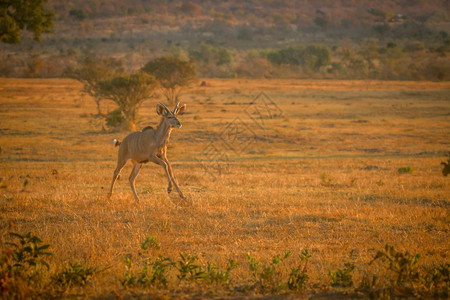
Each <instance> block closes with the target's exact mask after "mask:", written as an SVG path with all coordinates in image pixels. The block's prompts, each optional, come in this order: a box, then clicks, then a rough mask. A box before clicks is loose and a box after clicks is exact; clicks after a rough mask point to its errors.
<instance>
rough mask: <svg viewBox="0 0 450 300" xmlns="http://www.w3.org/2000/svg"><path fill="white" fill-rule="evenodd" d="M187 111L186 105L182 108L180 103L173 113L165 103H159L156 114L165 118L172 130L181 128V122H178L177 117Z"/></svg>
mask: <svg viewBox="0 0 450 300" xmlns="http://www.w3.org/2000/svg"><path fill="white" fill-rule="evenodd" d="M185 110H186V104H183V105H182V106H180V102H178V103H177V105H175V108H174V109H173V111H170V109H169V108H168V107H167V106H166V105H165V104H164V103H158V105H156V113H157V114H158V115H160V116H161V117H163V118H164V119H165V120H166V122H168V123H169V126H170V127H171V128H181V122H180V121H179V120H178V118H177V116H181V115H182V114H184V111H185Z"/></svg>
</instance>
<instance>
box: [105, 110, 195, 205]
mask: <svg viewBox="0 0 450 300" xmlns="http://www.w3.org/2000/svg"><path fill="white" fill-rule="evenodd" d="M179 104H180V103H179V102H178V103H177V105H175V108H174V110H173V111H170V110H169V109H168V108H167V106H166V105H164V104H163V103H159V104H158V105H156V112H157V114H158V115H160V116H161V117H162V118H161V122H160V123H159V125H158V127H157V128H156V129H154V128H153V127H151V126H147V127H145V128H144V129H143V130H142V131H135V132H132V133H130V134H129V135H127V136H126V137H125V138H124V139H123V141H122V142H120V141H118V140H116V139H114V145H115V146H119V145H120V147H119V155H118V160H117V167H116V170H115V171H114V175H113V178H112V183H111V188H110V190H109V194H108V197H111V195H112V191H113V188H114V183H115V182H116V180H117V177H118V176H119V174H120V171H121V170H122V168H123V166H125V164H126V163H127V161H128V160H131V162H132V163H133V170H132V171H131V174H130V178H129V179H130V185H131V190H132V191H133V194H134V198H135V199H136V202H139V197H138V195H137V193H136V189H135V187H134V181H135V179H136V177H137V175H138V174H139V170H140V169H141V167H142V165H143V164H145V163H147V162H149V161H151V162H153V163H155V164H158V165H160V166H162V167H163V168H164V171H165V172H166V175H167V179H168V181H169V185H168V187H167V192H168V193H169V194H170V192H171V191H172V187H173V186H175V189H176V190H177V192H178V194H179V195H180V197H181V198H182V199H185V197H184V195H183V193H182V192H181V190H180V188H179V187H178V184H177V182H176V180H175V177H174V176H173V171H172V166H171V165H170V163H169V161H168V160H167V156H166V152H167V144H168V143H169V138H170V133H171V131H172V129H173V128H181V123H180V121H179V120H178V118H177V116H179V115H182V114H183V113H184V111H185V110H186V104H184V105H182V106H179Z"/></svg>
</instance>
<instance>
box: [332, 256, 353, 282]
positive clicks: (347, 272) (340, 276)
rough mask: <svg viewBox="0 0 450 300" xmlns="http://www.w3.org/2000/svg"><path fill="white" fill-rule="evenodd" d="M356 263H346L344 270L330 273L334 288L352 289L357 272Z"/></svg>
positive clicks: (351, 257)
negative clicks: (354, 273)
mask: <svg viewBox="0 0 450 300" xmlns="http://www.w3.org/2000/svg"><path fill="white" fill-rule="evenodd" d="M350 259H351V260H353V251H351V252H350ZM355 267H356V266H355V263H354V262H353V261H349V262H345V263H344V268H343V269H337V270H335V271H331V270H330V271H328V275H329V276H330V279H331V286H333V287H343V288H347V287H352V286H353V271H354V270H355Z"/></svg>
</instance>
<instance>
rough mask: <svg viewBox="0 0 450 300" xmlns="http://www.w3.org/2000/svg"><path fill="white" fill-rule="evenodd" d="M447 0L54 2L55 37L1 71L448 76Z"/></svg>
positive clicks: (11, 48)
mask: <svg viewBox="0 0 450 300" xmlns="http://www.w3.org/2000/svg"><path fill="white" fill-rule="evenodd" d="M449 6H450V4H449V1H445V0H434V1H422V0H385V1H370V0H361V1H352V0H340V1H339V0H336V1H326V0H322V1H317V0H316V1H311V0H310V1H308V0H302V1H300V0H298V1H273V0H261V1H245V2H244V1H237V0H228V1H213V0H210V1H194V0H193V1H164V0H129V1H125V0H112V1H102V0H72V1H63V0H49V2H48V3H47V7H48V8H49V9H52V10H54V11H55V13H56V18H55V26H54V29H53V33H51V34H47V35H45V36H44V37H43V41H42V42H41V43H40V44H38V43H36V42H33V41H32V39H31V37H30V36H25V37H24V40H23V42H22V43H21V44H19V45H6V44H3V45H0V76H6V77H57V76H63V71H64V69H65V66H67V65H69V64H71V63H74V62H77V61H78V60H80V58H81V57H83V56H84V55H86V54H89V55H96V56H112V57H115V58H117V59H120V60H122V61H123V63H124V65H125V66H126V68H128V69H129V70H130V71H131V70H136V69H139V68H140V67H142V66H143V65H144V64H145V63H146V62H147V61H149V60H150V59H152V58H154V57H156V56H160V55H165V54H170V55H175V56H181V57H185V58H186V59H187V58H191V59H195V61H196V64H197V68H198V71H199V75H200V76H202V77H240V78H242V77H256V78H260V77H266V78H274V77H275V78H280V77H288V78H352V79H367V78H371V79H391V80H392V79H393V80H398V79H400V80H423V79H427V80H448V79H449V78H450V70H449V67H448V66H449V65H450V62H449V59H448V54H449V51H450V42H449V36H448V32H449V28H450V14H449V8H450V7H449Z"/></svg>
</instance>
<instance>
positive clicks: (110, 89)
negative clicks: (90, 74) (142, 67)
mask: <svg viewBox="0 0 450 300" xmlns="http://www.w3.org/2000/svg"><path fill="white" fill-rule="evenodd" d="M156 86H157V80H156V79H155V77H154V76H152V75H149V74H146V73H144V72H139V73H136V74H131V75H128V74H123V75H119V76H116V77H114V78H112V79H108V80H103V81H100V82H98V83H97V93H98V95H99V96H101V97H102V98H105V99H109V100H112V101H114V102H115V103H116V104H117V105H118V106H119V109H120V110H121V112H122V114H123V116H124V118H125V120H126V121H127V122H128V123H129V125H130V127H131V129H133V130H135V129H136V112H137V109H138V108H139V107H140V106H141V104H142V102H143V101H144V100H145V99H148V98H150V97H151V96H152V95H153V91H154V89H155V88H156Z"/></svg>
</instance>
